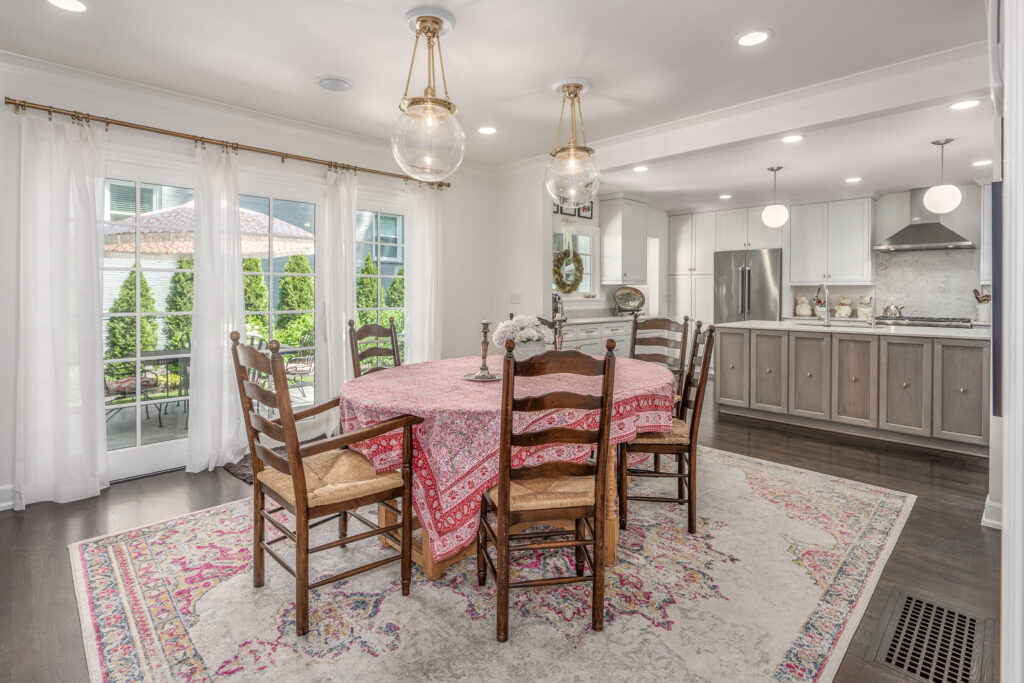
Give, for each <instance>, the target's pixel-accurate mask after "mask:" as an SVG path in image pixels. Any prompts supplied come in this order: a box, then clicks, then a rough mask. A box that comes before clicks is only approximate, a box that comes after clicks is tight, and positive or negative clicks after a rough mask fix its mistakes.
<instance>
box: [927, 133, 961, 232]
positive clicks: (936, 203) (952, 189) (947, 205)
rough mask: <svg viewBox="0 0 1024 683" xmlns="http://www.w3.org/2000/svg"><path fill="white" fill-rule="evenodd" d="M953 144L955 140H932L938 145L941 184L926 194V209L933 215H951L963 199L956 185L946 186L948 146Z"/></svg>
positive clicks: (930, 188)
mask: <svg viewBox="0 0 1024 683" xmlns="http://www.w3.org/2000/svg"><path fill="white" fill-rule="evenodd" d="M951 142H953V138H944V139H942V140H932V144H933V145H938V146H939V149H940V150H942V151H941V152H939V184H938V185H934V186H932V187H929V188H928V191H927V192H925V193H924V208H926V209H928V210H929V211H931V212H932V213H936V214H940V215H941V214H944V213H949V212H950V211H952V210H953V209H955V208H956V207H958V206H960V201H961V200H962V199H963V195H962V194H961V193H960V188H959V187H957V186H956V185H946V184H945V183H946V145H948V144H949V143H951Z"/></svg>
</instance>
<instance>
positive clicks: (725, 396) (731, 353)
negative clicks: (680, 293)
mask: <svg viewBox="0 0 1024 683" xmlns="http://www.w3.org/2000/svg"><path fill="white" fill-rule="evenodd" d="M749 359H750V334H749V331H748V330H741V329H731V328H724V327H723V328H718V329H717V330H716V331H715V400H716V401H717V402H718V403H721V404H722V405H727V406H738V407H740V408H746V407H747V406H749V405H750V371H749V370H748V364H749Z"/></svg>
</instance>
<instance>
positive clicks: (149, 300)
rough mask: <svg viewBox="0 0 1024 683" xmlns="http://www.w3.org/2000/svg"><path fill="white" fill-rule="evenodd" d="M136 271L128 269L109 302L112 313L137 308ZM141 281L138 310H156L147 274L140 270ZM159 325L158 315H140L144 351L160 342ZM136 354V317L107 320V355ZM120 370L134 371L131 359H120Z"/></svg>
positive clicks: (128, 356) (125, 311)
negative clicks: (127, 361) (124, 360)
mask: <svg viewBox="0 0 1024 683" xmlns="http://www.w3.org/2000/svg"><path fill="white" fill-rule="evenodd" d="M135 281H136V274H135V272H134V271H133V272H130V273H128V275H127V277H125V279H124V282H122V283H121V289H120V291H119V292H118V294H117V298H116V299H114V303H112V304H111V305H110V312H111V313H134V312H135ZM138 282H139V309H138V310H139V312H141V313H155V312H156V300H155V299H154V298H153V291H152V290H151V289H150V288H149V283H148V282H147V281H146V277H145V276H144V275H143V274H142V273H141V272H140V273H138ZM158 331H159V326H158V325H157V321H156V318H153V317H148V316H147V317H140V318H139V347H140V349H141V350H142V351H152V350H153V349H155V348H156V345H157V334H158ZM134 355H135V317H134V316H119V317H112V318H110V319H109V320H107V358H130V357H131V356H134ZM117 365H118V367H117V371H118V372H132V371H133V370H134V365H133V364H131V363H118V364H117Z"/></svg>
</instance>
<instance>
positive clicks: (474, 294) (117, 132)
mask: <svg viewBox="0 0 1024 683" xmlns="http://www.w3.org/2000/svg"><path fill="white" fill-rule="evenodd" d="M0 94H2V95H5V96H9V97H13V98H17V99H24V100H29V101H34V102H38V103H41V104H49V105H54V106H58V107H62V108H66V109H72V110H77V111H83V112H89V113H92V114H97V115H102V116H107V117H111V118H117V119H122V120H128V121H134V122H138V123H145V124H148V125H152V126H157V127H162V128H168V129H172V130H178V131H183V132H188V133H195V134H197V135H203V136H204V137H211V138H221V139H227V140H230V141H237V142H242V143H246V144H250V145H255V146H261V147H268V148H271V149H279V150H281V151H286V152H292V153H296V154H302V155H307V156H312V157H318V158H326V159H332V160H336V161H341V162H346V163H351V164H356V165H360V166H365V167H370V168H379V169H382V170H397V168H396V165H395V163H394V160H393V159H392V158H391V152H390V148H389V145H388V144H387V143H386V142H385V141H379V140H369V139H366V138H360V137H355V136H351V135H347V134H345V133H342V132H339V131H334V130H329V129H324V128H317V127H313V126H308V125H305V124H300V123H296V122H293V121H288V120H284V119H278V118H275V117H271V116H266V115H262V114H259V113H256V112H249V111H245V110H240V109H237V108H233V107H228V106H225V105H221V104H217V103H214V102H208V101H204V100H199V99H196V98H191V97H186V96H182V95H177V94H174V93H168V92H163V91H158V90H155V89H151V88H146V87H144V86H139V85H137V84H131V83H126V82H122V81H117V80H114V79H108V78H104V77H100V76H96V75H94V74H88V73H85V72H80V71H75V70H71V69H64V68H62V67H57V66H54V65H49V64H45V63H40V62H35V61H33V60H27V59H23V58H20V57H15V56H11V55H0ZM342 97H343V95H342ZM36 115H39V114H38V112H37V113H36ZM339 125H344V121H339ZM18 130H19V128H18V117H17V116H15V115H14V113H13V108H12V107H9V106H8V107H5V108H4V110H3V111H2V112H0V240H2V244H3V245H4V248H3V249H0V291H2V292H3V293H4V294H3V296H2V297H0V320H3V321H5V322H6V323H7V324H4V325H0V348H2V349H4V350H5V352H6V353H7V354H8V357H10V356H11V355H12V354H13V353H14V352H15V338H16V335H15V328H14V325H13V324H12V322H13V321H16V319H17V318H16V307H15V298H16V288H15V283H16V282H17V263H18V259H17V253H18V252H17V248H16V245H17V224H18V204H17V200H18V157H19V142H18V138H19V133H18ZM110 135H111V145H112V147H113V148H115V149H133V150H140V149H141V150H146V151H147V152H150V153H152V154H153V155H154V157H160V158H181V159H189V158H191V156H192V154H193V145H192V143H191V142H189V141H187V140H180V141H179V140H174V139H172V138H167V137H163V136H157V135H152V134H148V133H140V132H135V131H128V130H124V129H117V128H113V129H111V132H110ZM239 165H240V169H241V171H242V172H243V173H245V174H250V175H259V176H262V177H273V176H274V175H275V174H280V175H281V176H283V177H284V176H286V177H287V181H288V182H289V183H292V184H294V183H295V182H296V181H297V180H298V182H300V183H304V182H308V183H309V184H311V185H314V186H319V185H320V184H322V183H323V179H324V171H325V169H324V168H323V167H321V166H318V165H313V164H307V163H303V162H293V161H289V162H287V163H286V164H282V163H281V162H280V161H279V160H277V159H274V158H271V157H266V156H262V155H256V154H249V153H245V152H243V153H241V156H240V164H239ZM359 181H360V186H361V187H363V188H367V189H369V188H379V189H381V190H385V191H389V192H393V191H394V190H396V189H398V190H400V189H401V181H399V180H396V179H388V178H383V177H380V176H372V175H369V174H363V175H361V176H360V177H359ZM450 181H451V183H452V187H451V188H450V189H448V190H445V192H444V194H443V199H442V209H443V219H444V223H443V226H442V235H443V237H442V239H443V245H442V258H443V263H442V268H443V274H442V277H441V297H442V302H443V308H442V315H443V318H442V327H443V340H442V353H443V355H444V356H445V357H452V356H461V355H475V354H476V353H478V351H479V336H478V334H479V321H480V320H481V319H483V318H484V317H485V316H486V315H488V314H489V309H490V308H491V303H492V302H493V297H492V293H491V292H492V287H493V284H492V283H493V282H495V278H494V272H493V268H492V264H491V263H489V261H488V259H487V258H484V257H483V255H485V254H490V255H492V256H493V254H494V253H495V252H494V251H493V249H492V248H491V247H490V245H489V243H490V241H491V239H492V236H493V228H492V227H491V226H493V225H494V224H495V173H494V172H493V171H492V170H490V169H488V168H480V167H476V168H474V167H472V165H469V164H467V165H464V167H463V168H462V169H460V170H459V171H458V172H457V173H456V174H455V175H454V176H453V177H452V178H451V179H450ZM539 192H540V188H539V184H538V196H537V204H538V206H539V203H540V195H539ZM534 239H535V238H531V243H532V244H535V245H537V249H540V248H541V247H540V245H544V244H550V243H551V237H550V235H548V236H547V240H546V241H542V240H537V241H533V240H534ZM548 251H550V250H548ZM548 262H549V263H548V268H549V269H550V254H548ZM536 281H537V282H538V283H540V282H541V278H540V277H537V278H536ZM540 287H541V285H539V284H538V290H539V289H540ZM532 298H533V299H537V300H540V297H537V296H534V297H532ZM548 306H549V307H550V302H548ZM14 384H15V371H14V367H13V364H12V363H10V362H8V363H2V364H0V509H4V508H5V507H9V505H10V501H11V483H12V481H13V452H14V419H13V414H14V402H15V401H16V400H17V397H16V396H15V391H14Z"/></svg>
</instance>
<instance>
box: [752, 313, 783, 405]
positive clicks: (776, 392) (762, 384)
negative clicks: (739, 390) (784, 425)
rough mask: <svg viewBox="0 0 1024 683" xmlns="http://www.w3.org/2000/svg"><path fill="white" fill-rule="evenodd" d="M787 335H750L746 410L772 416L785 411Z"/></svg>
mask: <svg viewBox="0 0 1024 683" xmlns="http://www.w3.org/2000/svg"><path fill="white" fill-rule="evenodd" d="M788 342H789V333H787V332H774V331H767V330H751V332H750V407H751V408H754V409H756V410H767V411H769V412H773V413H784V412H786V411H787V410H788V400H787V396H788V393H789V383H788V382H787V380H786V378H787V377H788V376H789V367H788V366H789V350H788V346H787V344H788Z"/></svg>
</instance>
